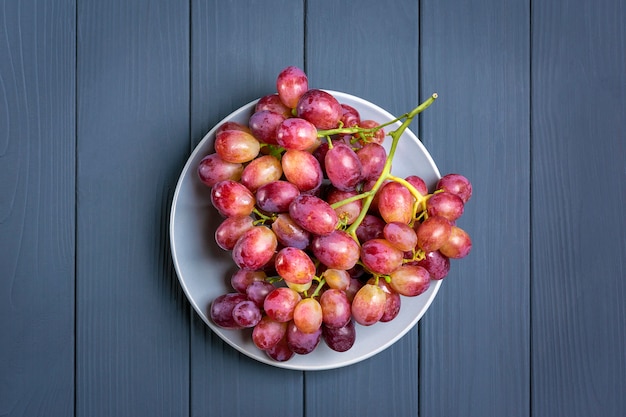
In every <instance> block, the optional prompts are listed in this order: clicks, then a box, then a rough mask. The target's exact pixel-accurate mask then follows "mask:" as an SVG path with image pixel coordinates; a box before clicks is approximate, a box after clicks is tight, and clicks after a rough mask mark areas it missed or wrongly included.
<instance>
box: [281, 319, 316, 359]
mask: <svg viewBox="0 0 626 417" xmlns="http://www.w3.org/2000/svg"><path fill="white" fill-rule="evenodd" d="M320 340H322V328H321V327H320V328H319V329H317V330H316V331H314V332H312V333H305V332H303V331H301V330H300V329H298V327H297V326H296V325H295V323H294V322H293V321H290V322H289V323H288V324H287V345H288V346H289V348H290V349H291V350H292V351H294V352H295V353H297V354H299V355H306V354H309V353H311V352H313V351H314V350H315V348H316V347H317V345H319V343H320Z"/></svg>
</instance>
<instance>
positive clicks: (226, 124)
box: [215, 120, 250, 135]
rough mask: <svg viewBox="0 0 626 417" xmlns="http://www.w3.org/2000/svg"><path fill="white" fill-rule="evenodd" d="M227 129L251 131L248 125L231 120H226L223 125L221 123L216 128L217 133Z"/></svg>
mask: <svg viewBox="0 0 626 417" xmlns="http://www.w3.org/2000/svg"><path fill="white" fill-rule="evenodd" d="M225 130H241V131H242V132H246V133H250V128H249V127H248V126H246V125H244V124H242V123H239V122H235V121H232V120H231V121H228V122H224V123H222V124H221V125H219V126H218V127H217V129H216V130H215V134H216V135H217V134H218V133H220V132H223V131H225Z"/></svg>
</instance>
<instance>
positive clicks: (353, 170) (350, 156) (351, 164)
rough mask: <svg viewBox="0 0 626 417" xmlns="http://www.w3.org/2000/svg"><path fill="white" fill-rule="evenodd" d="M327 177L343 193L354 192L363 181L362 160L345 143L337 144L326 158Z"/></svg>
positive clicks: (327, 153)
mask: <svg viewBox="0 0 626 417" xmlns="http://www.w3.org/2000/svg"><path fill="white" fill-rule="evenodd" d="M324 166H325V167H326V175H327V177H328V179H329V180H330V182H331V184H332V185H333V186H334V187H335V188H337V189H338V190H342V191H350V190H354V189H355V188H356V186H357V184H358V183H359V181H361V170H362V167H361V160H360V159H359V157H358V156H357V154H356V152H354V151H353V150H352V148H351V147H349V146H348V145H346V144H345V143H337V144H335V145H334V146H333V147H332V148H331V149H329V150H328V152H326V156H324Z"/></svg>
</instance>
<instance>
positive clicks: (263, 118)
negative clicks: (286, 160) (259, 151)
mask: <svg viewBox="0 0 626 417" xmlns="http://www.w3.org/2000/svg"><path fill="white" fill-rule="evenodd" d="M283 120H285V116H283V115H282V114H280V113H275V112H273V111H270V110H260V111H257V112H255V113H254V114H252V116H250V121H249V125H250V131H251V132H252V135H254V137H255V138H257V139H258V140H259V141H260V142H263V143H267V144H270V145H276V144H277V142H276V130H277V129H278V126H279V125H280V124H281V123H282V122H283Z"/></svg>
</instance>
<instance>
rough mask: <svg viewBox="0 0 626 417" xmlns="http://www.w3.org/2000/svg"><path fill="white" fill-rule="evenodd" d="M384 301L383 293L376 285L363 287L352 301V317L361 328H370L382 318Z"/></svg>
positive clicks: (385, 297)
mask: <svg viewBox="0 0 626 417" xmlns="http://www.w3.org/2000/svg"><path fill="white" fill-rule="evenodd" d="M386 299H387V296H386V295H385V292H384V291H383V289H382V288H380V287H379V286H378V285H373V284H365V285H363V286H362V287H361V288H360V289H359V290H358V291H357V293H356V294H355V295H354V299H353V300H352V317H353V318H354V320H355V321H356V322H357V323H359V324H360V325H362V326H371V325H372V324H374V323H376V322H378V321H379V320H380V318H381V317H382V316H383V313H384V312H385V301H386Z"/></svg>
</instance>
